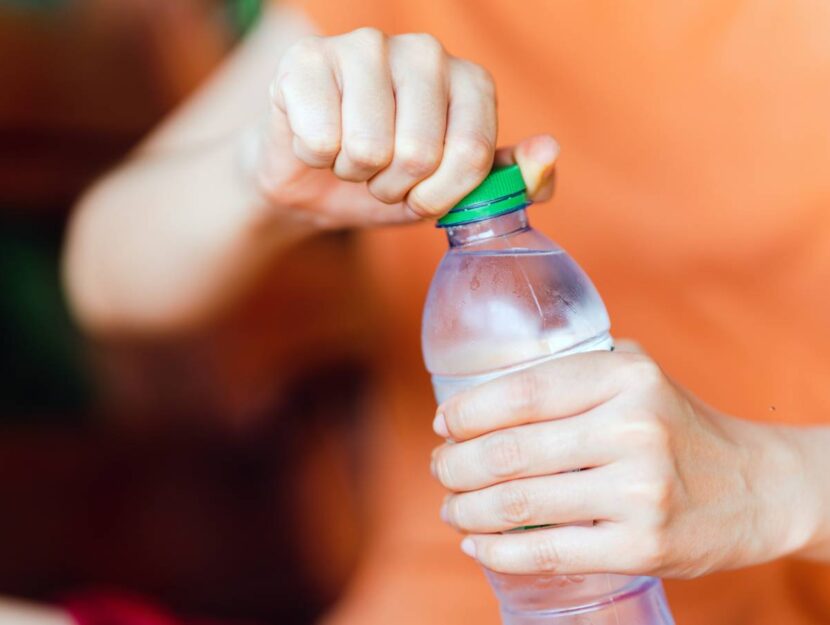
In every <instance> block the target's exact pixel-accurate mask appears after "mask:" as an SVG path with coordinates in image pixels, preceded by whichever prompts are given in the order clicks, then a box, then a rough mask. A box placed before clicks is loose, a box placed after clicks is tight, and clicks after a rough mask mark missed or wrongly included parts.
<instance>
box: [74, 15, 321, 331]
mask: <svg viewBox="0 0 830 625" xmlns="http://www.w3.org/2000/svg"><path fill="white" fill-rule="evenodd" d="M310 32H311V26H310V24H309V23H308V22H307V21H306V20H305V19H304V18H303V17H302V16H301V15H298V14H296V13H293V12H289V11H286V10H279V11H278V10H274V9H272V10H269V11H268V12H266V14H265V16H264V18H263V20H262V21H261V23H260V24H259V26H258V28H257V29H256V31H255V32H254V33H252V35H251V36H250V37H249V38H248V39H247V40H246V41H245V42H244V43H243V44H242V45H241V46H240V49H239V50H237V51H236V52H235V53H234V55H233V56H232V57H231V58H230V59H229V60H228V61H227V62H226V63H225V65H224V66H223V67H222V68H221V69H220V70H219V71H218V72H217V73H216V74H215V75H214V76H213V77H212V79H211V80H210V81H209V83H208V84H206V85H205V86H204V87H203V88H202V89H201V90H200V91H199V92H198V93H197V94H196V95H195V96H194V97H192V98H191V99H190V100H189V101H188V102H186V103H185V104H184V105H183V106H182V107H181V108H180V109H178V110H177V111H175V112H174V114H173V115H172V116H171V117H170V118H169V119H168V120H167V121H165V122H164V123H163V124H161V125H160V127H159V128H158V129H156V130H155V131H154V132H153V133H152V134H151V135H150V136H149V137H148V138H147V139H146V140H145V141H144V142H143V143H142V144H141V145H140V146H139V147H138V148H137V149H136V150H135V151H134V152H133V153H132V154H131V156H130V157H129V158H128V159H127V160H126V161H125V162H124V163H122V164H121V165H120V166H119V167H118V168H116V169H115V170H113V171H112V172H111V173H110V174H109V175H107V176H105V177H104V178H103V179H102V180H100V181H99V182H98V183H97V184H95V185H94V186H93V187H92V188H91V189H90V190H89V191H88V192H87V193H86V194H85V196H84V197H83V198H82V199H81V201H80V202H79V205H78V206H77V207H76V210H75V214H74V217H73V219H72V222H71V224H70V229H69V234H68V239H67V244H66V249H65V259H64V273H65V283H66V286H67V290H68V293H69V296H70V300H71V302H72V305H73V308H74V310H75V313H76V316H77V317H78V318H79V319H80V321H81V322H82V323H83V324H84V325H85V326H87V328H88V329H91V330H93V331H100V332H110V331H117V332H131V331H133V332H147V331H150V332H153V331H161V332H165V331H169V330H175V329H177V328H180V327H182V326H188V325H192V324H195V323H199V322H200V321H201V319H202V318H203V317H204V316H209V315H210V314H212V312H214V311H215V310H217V309H220V308H221V307H222V306H223V305H224V304H226V303H227V302H228V301H231V300H232V299H233V296H234V294H235V292H237V291H238V290H239V289H240V288H242V287H243V286H244V284H245V283H246V282H247V281H248V280H250V279H251V278H252V277H253V276H254V275H255V273H256V269H257V268H258V267H259V266H260V264H261V263H262V261H263V260H265V259H266V258H268V256H269V255H270V254H273V253H275V252H276V251H277V250H278V249H280V247H281V246H284V245H286V244H289V243H290V242H291V241H293V240H295V239H296V238H297V237H299V236H301V235H302V233H303V232H305V231H306V230H308V228H305V227H303V226H301V225H300V224H299V223H297V222H292V221H290V220H283V222H282V223H281V224H279V227H275V228H269V227H267V225H266V224H265V223H264V221H265V220H264V219H263V214H264V211H263V207H262V204H263V203H264V199H263V198H262V196H261V195H260V194H258V193H257V191H256V189H255V185H253V184H251V181H250V180H249V177H246V172H245V170H244V163H243V157H244V152H243V150H244V145H243V140H244V133H245V130H246V128H247V127H250V126H252V124H256V123H258V122H260V120H264V119H265V117H266V115H267V113H268V99H267V96H266V90H267V85H268V83H269V82H270V80H271V78H272V77H273V75H274V72H275V71H276V67H277V64H278V63H279V59H280V57H281V55H282V53H283V52H284V50H285V49H286V48H287V47H289V46H290V45H291V44H292V43H294V42H295V41H296V40H297V39H298V38H300V37H302V36H304V35H308V34H309V33H310Z"/></svg>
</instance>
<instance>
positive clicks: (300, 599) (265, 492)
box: [0, 0, 371, 623]
mask: <svg viewBox="0 0 830 625" xmlns="http://www.w3.org/2000/svg"><path fill="white" fill-rule="evenodd" d="M260 10H261V7H260V6H259V3H258V2H256V1H251V0H226V1H223V0H176V1H175V2H169V1H167V0H118V1H112V0H39V1H38V0H28V1H24V0H2V1H0V85H2V88H0V341H2V346H0V502H2V503H0V505H2V509H3V513H2V515H0V553H1V554H3V555H2V557H0V595H14V596H22V597H27V598H31V599H35V600H39V601H53V600H57V599H59V598H61V597H65V596H68V595H72V593H78V592H86V591H89V590H90V589H92V590H95V589H102V588H103V589H115V590H118V591H123V592H128V593H133V594H135V595H138V596H147V597H150V598H152V600H153V601H158V602H160V603H162V604H163V605H165V606H168V607H169V609H170V610H171V611H173V612H175V613H180V614H185V615H195V616H200V617H201V616H209V617H211V618H228V619H232V620H233V619H251V620H261V621H270V622H277V621H278V622H285V623H292V622H297V623H302V622H308V621H310V620H311V619H313V618H314V617H315V616H317V615H318V614H319V613H320V612H321V610H322V609H324V607H325V606H326V605H327V604H329V603H330V602H331V601H332V600H333V599H334V597H336V595H337V593H338V592H339V589H340V587H341V586H342V584H343V581H344V580H345V579H346V577H347V575H348V572H349V570H350V568H351V567H352V566H353V563H354V561H355V558H356V554H357V552H358V549H359V546H360V544H361V540H362V537H361V535H360V532H359V530H358V528H359V527H360V518H359V513H358V512H357V510H358V509H359V505H358V504H357V502H359V501H360V499H361V497H362V496H363V495H362V493H361V489H360V487H359V484H360V479H359V478H360V472H361V464H360V458H361V456H362V450H363V445H364V443H363V437H362V434H361V432H362V429H361V423H360V421H361V415H362V414H364V413H365V410H363V402H364V401H365V399H364V398H365V395H366V393H365V391H366V389H367V380H368V365H367V362H368V352H367V348H366V347H365V346H366V345H369V340H368V336H369V335H368V328H369V326H370V323H371V320H370V319H369V318H368V317H367V315H366V308H367V304H366V301H365V297H366V295H365V292H364V291H363V290H362V289H363V287H362V285H361V282H360V278H359V275H360V273H359V271H357V270H356V267H355V263H356V262H357V261H356V258H355V255H354V252H353V249H352V246H351V244H350V240H349V238H348V236H347V235H338V234H335V235H330V236H327V237H323V238H320V239H316V240H314V241H311V242H308V243H305V244H303V249H302V250H295V251H294V252H292V253H289V254H288V255H287V256H286V257H284V258H281V259H280V260H279V264H280V267H276V268H274V270H273V271H271V272H270V275H272V276H276V278H275V279H274V280H273V281H270V282H269V283H268V284H267V285H265V286H264V288H262V289H258V290H257V292H256V293H255V294H253V295H251V297H250V298H249V300H248V301H246V302H244V303H243V305H242V306H241V307H240V308H239V310H237V311H235V312H233V313H232V314H230V315H228V317H227V318H226V319H223V320H222V321H221V322H220V323H217V324H216V325H215V326H213V327H211V328H208V329H205V330H204V331H201V332H199V333H198V334H192V335H189V336H181V337H176V338H175V339H167V340H156V341H153V342H147V341H129V342H127V341H116V340H97V341H93V340H91V339H90V338H89V337H85V336H84V335H83V334H82V333H81V332H80V331H79V329H78V328H77V327H76V326H75V325H74V324H73V322H72V319H71V315H70V313H69V310H68V307H67V302H66V300H65V297H64V294H63V293H62V290H61V281H60V250H61V243H62V239H63V234H64V228H65V226H66V222H67V215H68V213H69V211H70V209H71V207H72V205H73V202H74V201H75V200H76V199H77V198H78V196H79V194H80V193H81V192H82V191H83V189H84V188H85V187H86V186H87V185H89V184H90V182H91V181H93V180H94V179H95V178H96V177H97V176H99V175H100V174H101V173H103V172H104V171H105V170H106V169H108V168H109V167H111V166H113V165H114V164H115V163H117V162H118V160H119V159H120V158H122V157H123V156H124V155H125V154H126V153H127V152H128V151H129V150H130V149H131V148H132V147H133V146H135V145H136V143H137V142H138V141H139V140H140V139H141V138H142V137H143V136H144V135H145V134H146V133H147V132H148V131H149V130H150V129H151V128H152V127H153V126H154V125H155V124H156V123H157V122H158V121H159V120H160V119H161V118H162V117H163V116H164V115H165V114H166V113H167V112H169V111H170V110H171V109H172V108H173V107H175V105H176V104H177V103H179V102H180V101H182V99H183V98H185V97H186V96H187V95H188V94H189V93H191V92H192V91H193V89H194V88H195V87H196V86H197V85H198V84H199V83H200V82H201V81H202V80H203V79H204V78H205V77H206V76H207V75H208V74H209V73H210V72H211V71H212V70H213V69H214V68H215V67H216V66H217V65H218V64H219V63H220V62H221V61H222V59H223V58H224V57H225V55H226V54H227V53H228V51H229V50H230V49H232V47H233V46H234V45H235V44H236V43H237V42H238V41H239V40H240V38H242V37H243V36H244V33H245V31H246V30H247V29H248V28H249V27H250V26H251V24H252V23H253V22H254V21H255V20H256V17H257V14H258V12H259V11H260ZM300 255H302V262H300V260H299V258H300ZM285 302H290V303H291V305H290V306H285V305H284V304H285ZM286 328H290V329H291V332H288V333H287V332H285V329H286ZM322 389H325V390H324V391H323V390H322ZM321 484H325V488H320V485H321ZM333 514H336V515H337V516H336V518H337V527H336V528H334V529H332V528H331V525H332V524H331V523H330V519H332V518H333V517H332V515H333ZM324 524H325V526H326V527H327V528H328V531H326V532H318V531H317V530H319V529H320V528H321V527H323V525H324ZM315 532H317V533H316V538H315V541H316V543H317V544H314V541H311V540H304V538H307V537H309V536H311V535H312V534H315ZM321 539H322V540H323V541H330V542H331V544H323V545H320V544H319V542H320V540H321ZM321 554H325V557H324V558H322V557H321ZM321 562H324V563H325V565H322V564H321Z"/></svg>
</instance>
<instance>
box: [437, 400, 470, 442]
mask: <svg viewBox="0 0 830 625" xmlns="http://www.w3.org/2000/svg"><path fill="white" fill-rule="evenodd" d="M474 414H475V409H473V408H471V407H470V405H469V404H468V403H467V402H465V401H453V402H450V403H449V404H447V406H446V407H445V409H444V419H446V422H447V429H448V430H449V431H450V434H452V435H454V436H456V437H458V436H466V434H467V433H468V432H470V431H471V430H472V428H473V425H474V419H475V417H474Z"/></svg>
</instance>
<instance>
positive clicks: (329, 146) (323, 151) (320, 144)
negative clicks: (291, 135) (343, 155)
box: [302, 134, 340, 160]
mask: <svg viewBox="0 0 830 625" xmlns="http://www.w3.org/2000/svg"><path fill="white" fill-rule="evenodd" d="M302 141H303V144H304V145H305V147H306V148H307V149H308V151H309V152H310V153H311V156H313V157H315V158H319V159H326V160H328V159H333V158H334V157H335V156H337V153H338V152H339V151H340V140H339V138H338V137H337V135H335V134H320V135H317V136H313V137H303V138H302Z"/></svg>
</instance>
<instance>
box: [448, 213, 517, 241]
mask: <svg viewBox="0 0 830 625" xmlns="http://www.w3.org/2000/svg"><path fill="white" fill-rule="evenodd" d="M529 227H530V224H529V223H528V221H527V213H526V212H525V209H524V208H520V209H519V210H515V211H513V212H512V213H507V214H505V215H498V216H496V217H490V218H489V219H482V220H481V221H476V222H473V223H470V224H459V225H457V226H448V227H447V228H446V231H447V239H448V240H449V242H450V247H464V246H465V245H473V244H475V243H481V242H482V241H486V240H488V239H494V238H496V237H500V236H504V235H506V234H512V233H514V232H519V231H520V230H527V229H528V228H529Z"/></svg>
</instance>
